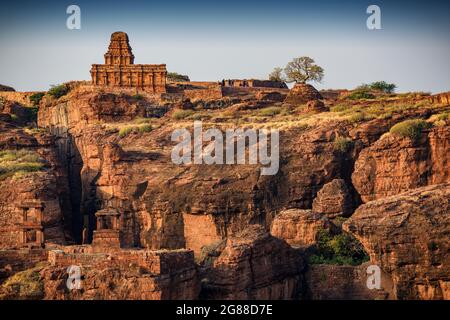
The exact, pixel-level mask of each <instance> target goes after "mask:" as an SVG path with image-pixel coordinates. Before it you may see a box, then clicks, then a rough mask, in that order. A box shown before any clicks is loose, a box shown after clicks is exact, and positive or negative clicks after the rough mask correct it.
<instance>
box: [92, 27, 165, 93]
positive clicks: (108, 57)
mask: <svg viewBox="0 0 450 320" xmlns="http://www.w3.org/2000/svg"><path fill="white" fill-rule="evenodd" d="M166 76H167V70H166V65H165V64H134V55H133V53H132V51H131V47H130V43H129V39H128V35H127V34H126V33H125V32H114V33H113V34H112V35H111V42H110V44H109V47H108V52H106V54H105V64H93V65H92V68H91V77H92V84H93V85H96V86H107V87H122V88H136V89H140V90H144V91H147V92H153V93H164V92H166Z"/></svg>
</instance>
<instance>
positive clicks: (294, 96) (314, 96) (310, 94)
mask: <svg viewBox="0 0 450 320" xmlns="http://www.w3.org/2000/svg"><path fill="white" fill-rule="evenodd" d="M321 99H323V98H322V95H321V94H320V92H319V91H317V89H316V88H314V87H313V86H312V85H310V84H306V83H297V84H295V86H294V87H293V88H292V89H291V90H290V91H289V94H288V95H287V97H286V100H285V102H287V103H290V104H294V105H300V104H305V103H307V102H309V101H312V100H321Z"/></svg>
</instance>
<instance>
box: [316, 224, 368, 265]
mask: <svg viewBox="0 0 450 320" xmlns="http://www.w3.org/2000/svg"><path fill="white" fill-rule="evenodd" d="M308 260H309V263H311V264H336V265H351V266H356V265H360V264H362V263H364V262H366V261H369V257H368V255H367V253H366V252H365V251H364V248H363V246H362V245H361V243H359V241H358V240H356V238H355V237H353V236H352V235H350V234H348V233H345V232H342V233H340V234H337V235H332V234H330V233H329V232H328V231H327V230H321V231H320V232H319V235H318V239H317V246H316V252H315V253H313V254H312V255H310V256H309V259H308Z"/></svg>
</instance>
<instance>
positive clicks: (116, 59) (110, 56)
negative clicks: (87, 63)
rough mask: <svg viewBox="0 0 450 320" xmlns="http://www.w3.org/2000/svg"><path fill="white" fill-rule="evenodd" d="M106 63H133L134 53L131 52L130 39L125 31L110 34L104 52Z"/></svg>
mask: <svg viewBox="0 0 450 320" xmlns="http://www.w3.org/2000/svg"><path fill="white" fill-rule="evenodd" d="M105 64H107V65H130V64H134V55H133V53H132V52H131V47H130V41H129V39H128V35H127V34H126V33H125V32H114V33H113V34H112V35H111V42H110V43H109V47H108V52H106V53H105Z"/></svg>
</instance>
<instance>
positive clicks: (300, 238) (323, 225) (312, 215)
mask: <svg viewBox="0 0 450 320" xmlns="http://www.w3.org/2000/svg"><path fill="white" fill-rule="evenodd" d="M333 228H334V225H333V224H332V223H331V222H330V221H329V220H328V219H327V217H325V216H323V215H321V214H319V213H316V212H313V211H311V210H301V209H288V210H284V211H282V212H280V213H279V214H278V215H277V216H276V217H275V219H274V220H273V222H272V227H271V229H270V233H271V235H273V236H274V237H277V238H279V239H283V240H285V241H286V242H287V243H289V244H290V245H291V246H296V247H303V246H310V245H313V244H315V243H316V240H317V237H318V235H319V232H320V231H321V230H331V229H333Z"/></svg>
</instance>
